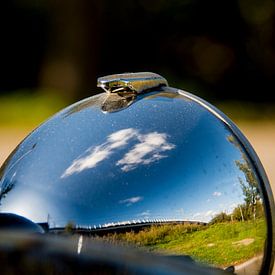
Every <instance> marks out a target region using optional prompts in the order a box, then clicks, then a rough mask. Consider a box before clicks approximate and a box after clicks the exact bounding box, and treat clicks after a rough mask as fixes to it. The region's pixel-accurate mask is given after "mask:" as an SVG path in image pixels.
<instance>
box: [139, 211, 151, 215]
mask: <svg viewBox="0 0 275 275" xmlns="http://www.w3.org/2000/svg"><path fill="white" fill-rule="evenodd" d="M150 214H151V211H150V210H146V211H144V212H142V213H140V214H138V216H141V217H148V216H149V215H150Z"/></svg>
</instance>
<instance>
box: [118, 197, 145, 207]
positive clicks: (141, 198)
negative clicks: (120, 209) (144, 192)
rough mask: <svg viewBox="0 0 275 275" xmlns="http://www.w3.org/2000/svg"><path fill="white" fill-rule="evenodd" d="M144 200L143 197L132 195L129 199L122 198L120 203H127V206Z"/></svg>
mask: <svg viewBox="0 0 275 275" xmlns="http://www.w3.org/2000/svg"><path fill="white" fill-rule="evenodd" d="M142 200H143V197H139V196H138V197H132V198H128V199H125V200H121V201H119V203H122V204H126V206H130V205H132V204H134V203H137V202H139V201H142Z"/></svg>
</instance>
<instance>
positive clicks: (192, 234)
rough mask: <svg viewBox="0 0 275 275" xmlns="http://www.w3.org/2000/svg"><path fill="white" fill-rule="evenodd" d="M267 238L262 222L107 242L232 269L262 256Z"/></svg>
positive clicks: (177, 229)
mask: <svg viewBox="0 0 275 275" xmlns="http://www.w3.org/2000/svg"><path fill="white" fill-rule="evenodd" d="M265 236H266V228H265V222H264V220H263V219H258V220H255V221H245V222H226V223H218V224H213V225H209V226H199V225H181V224H178V225H160V226H151V227H150V228H146V229H144V230H142V231H139V232H137V233H135V232H127V233H122V234H110V235H108V236H106V237H104V238H105V239H106V240H108V241H111V242H126V243H130V244H134V245H136V246H139V247H143V248H146V249H149V250H150V251H155V252H158V253H164V254H177V255H189V256H191V257H192V258H194V259H197V260H199V261H200V262H205V263H209V264H213V265H215V266H229V265H236V264H238V263H241V262H244V261H246V260H248V259H250V258H252V257H254V256H256V255H258V254H261V253H262V252H263V251H262V249H263V246H264V241H265Z"/></svg>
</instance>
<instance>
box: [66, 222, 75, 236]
mask: <svg viewBox="0 0 275 275" xmlns="http://www.w3.org/2000/svg"><path fill="white" fill-rule="evenodd" d="M74 230H75V223H74V222H73V221H69V222H68V223H67V224H66V226H65V232H66V233H68V234H73V232H74Z"/></svg>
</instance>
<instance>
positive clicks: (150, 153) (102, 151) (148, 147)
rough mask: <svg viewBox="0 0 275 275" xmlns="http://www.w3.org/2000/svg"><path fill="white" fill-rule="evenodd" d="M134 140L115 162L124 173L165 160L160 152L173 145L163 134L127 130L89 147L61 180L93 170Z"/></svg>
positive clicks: (113, 134) (169, 148)
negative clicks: (133, 143) (135, 142)
mask: <svg viewBox="0 0 275 275" xmlns="http://www.w3.org/2000/svg"><path fill="white" fill-rule="evenodd" d="M133 139H134V140H136V141H137V144H136V145H134V146H133V147H132V148H131V149H130V150H129V151H128V152H127V153H126V154H125V155H124V156H123V157H122V159H120V160H118V161H117V162H116V165H117V166H120V168H121V170H122V171H124V172H127V171H130V170H133V169H135V168H136V167H137V166H138V165H140V164H141V165H147V164H150V163H152V162H155V161H157V160H159V159H162V158H165V157H166V156H165V155H162V154H161V152H164V151H167V150H171V149H173V148H174V147H175V145H173V144H170V143H168V142H167V135H166V134H165V133H158V132H151V133H149V134H141V133H140V132H139V131H138V130H137V129H134V128H128V129H123V130H119V131H117V132H114V133H112V134H110V135H109V136H108V137H107V141H106V142H104V143H103V144H100V145H98V146H95V147H90V148H89V149H88V150H86V152H85V153H84V154H83V155H82V156H80V157H79V158H78V159H76V160H74V161H73V162H72V164H71V165H70V166H69V167H68V168H67V169H66V170H65V172H64V173H63V174H62V176H61V178H65V177H68V176H71V175H73V174H75V173H80V172H82V171H84V170H86V169H92V168H95V167H96V166H97V165H98V164H100V163H101V162H102V161H104V160H106V159H108V158H109V157H110V156H111V155H112V154H113V153H114V152H115V150H117V149H121V148H123V147H125V146H126V145H128V144H129V142H130V140H133Z"/></svg>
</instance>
